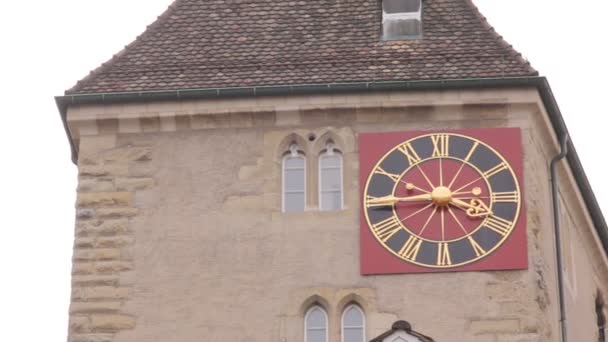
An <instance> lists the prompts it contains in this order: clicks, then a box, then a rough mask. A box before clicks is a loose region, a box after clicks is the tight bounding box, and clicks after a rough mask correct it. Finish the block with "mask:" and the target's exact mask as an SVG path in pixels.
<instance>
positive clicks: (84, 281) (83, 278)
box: [72, 266, 121, 287]
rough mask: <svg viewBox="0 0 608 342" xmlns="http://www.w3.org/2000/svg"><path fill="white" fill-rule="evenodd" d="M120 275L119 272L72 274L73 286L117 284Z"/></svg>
mask: <svg viewBox="0 0 608 342" xmlns="http://www.w3.org/2000/svg"><path fill="white" fill-rule="evenodd" d="M91 267H93V266H91ZM120 276H121V275H119V274H102V275H98V274H92V275H91V274H77V275H73V276H72V286H73V287H79V286H116V285H118V282H119V277H120Z"/></svg>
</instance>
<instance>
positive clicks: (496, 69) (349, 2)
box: [66, 0, 537, 94]
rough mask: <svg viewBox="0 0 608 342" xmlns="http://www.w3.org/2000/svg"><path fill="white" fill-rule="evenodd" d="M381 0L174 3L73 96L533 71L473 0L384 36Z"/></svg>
mask: <svg viewBox="0 0 608 342" xmlns="http://www.w3.org/2000/svg"><path fill="white" fill-rule="evenodd" d="M381 22H382V11H381V1H380V0H291V1H284V0H176V1H175V2H174V3H173V4H172V5H171V6H170V7H169V9H168V10H167V11H166V12H165V13H164V14H163V15H162V16H160V17H159V18H158V20H157V21H156V22H155V23H154V24H152V25H150V26H149V27H148V29H147V30H146V31H145V32H144V33H143V34H142V35H141V36H140V37H138V38H137V39H136V40H135V41H134V42H133V43H131V44H130V45H128V46H127V47H126V48H125V49H124V50H123V51H121V52H120V53H119V54H118V55H116V56H115V57H114V58H112V59H111V60H110V61H108V62H106V63H104V64H103V65H102V66H101V67H99V68H98V69H97V70H95V71H93V72H91V74H90V75H89V76H87V77H86V78H84V79H83V80H81V81H80V82H78V83H77V84H76V86H74V87H73V88H72V89H70V90H68V91H67V92H66V93H67V94H83V93H106V92H129V91H148V90H178V89H194V88H219V87H248V86H262V85H293V84H313V83H342V82H372V81H395V80H437V79H462V78H492V77H514V76H533V75H537V73H536V71H535V70H534V69H533V68H532V67H531V66H530V64H529V63H528V62H527V61H525V60H524V59H523V58H522V57H521V56H520V55H519V54H518V53H517V52H516V51H515V50H514V49H513V48H512V47H511V46H510V45H508V44H507V43H506V42H505V41H503V40H502V38H501V37H500V36H499V35H498V34H497V33H495V32H494V30H493V29H492V27H491V26H490V25H489V24H488V23H487V22H486V20H485V18H484V17H483V16H482V15H481V14H480V13H479V12H478V11H477V8H476V7H475V6H474V5H473V3H472V2H471V0H425V1H424V7H423V27H424V34H423V35H424V36H423V38H422V39H419V40H407V41H382V40H381V38H380V33H381Z"/></svg>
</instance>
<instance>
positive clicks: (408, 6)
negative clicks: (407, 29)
mask: <svg viewBox="0 0 608 342" xmlns="http://www.w3.org/2000/svg"><path fill="white" fill-rule="evenodd" d="M420 5H421V0H384V11H385V12H386V13H404V12H418V11H420Z"/></svg>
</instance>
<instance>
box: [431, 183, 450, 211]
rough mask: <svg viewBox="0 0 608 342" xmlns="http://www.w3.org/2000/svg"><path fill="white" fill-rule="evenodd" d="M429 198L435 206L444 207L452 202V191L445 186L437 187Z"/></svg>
mask: <svg viewBox="0 0 608 342" xmlns="http://www.w3.org/2000/svg"><path fill="white" fill-rule="evenodd" d="M431 198H432V199H433V203H435V204H436V205H438V206H442V207H445V206H447V205H448V204H449V203H450V201H451V200H452V191H451V190H450V189H448V188H447V187H445V186H439V187H436V188H435V189H433V192H431Z"/></svg>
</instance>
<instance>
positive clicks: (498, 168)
mask: <svg viewBox="0 0 608 342" xmlns="http://www.w3.org/2000/svg"><path fill="white" fill-rule="evenodd" d="M506 169H507V164H505V163H500V164H498V165H496V166H494V167H493V168H491V169H489V170H488V171H486V172H484V173H483V176H484V177H486V178H490V177H492V176H494V175H495V174H497V173H499V172H500V171H502V170H506Z"/></svg>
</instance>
